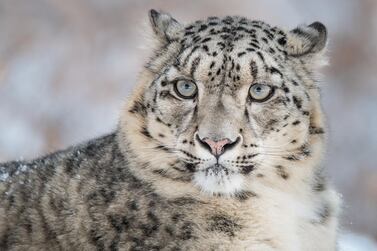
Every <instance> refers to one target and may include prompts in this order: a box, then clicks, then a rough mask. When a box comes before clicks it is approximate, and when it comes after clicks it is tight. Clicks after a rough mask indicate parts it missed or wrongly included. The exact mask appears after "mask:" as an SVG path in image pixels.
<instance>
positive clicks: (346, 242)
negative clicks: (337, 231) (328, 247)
mask: <svg viewBox="0 0 377 251" xmlns="http://www.w3.org/2000/svg"><path fill="white" fill-rule="evenodd" d="M339 251H377V242H376V241H374V240H373V239H372V238H370V237H368V236H365V235H361V234H356V233H345V234H342V235H341V236H340V238H339Z"/></svg>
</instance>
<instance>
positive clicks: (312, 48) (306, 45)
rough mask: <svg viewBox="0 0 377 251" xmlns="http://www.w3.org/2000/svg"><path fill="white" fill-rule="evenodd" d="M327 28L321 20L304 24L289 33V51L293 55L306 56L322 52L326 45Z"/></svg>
mask: <svg viewBox="0 0 377 251" xmlns="http://www.w3.org/2000/svg"><path fill="white" fill-rule="evenodd" d="M326 42H327V29H326V27H325V26H324V25H323V24H322V23H320V22H314V23H312V24H310V25H307V26H306V25H302V26H299V27H297V28H295V29H293V30H291V31H290V32H289V33H288V37H287V52H288V54H289V55H291V56H296V57H300V56H304V55H307V54H314V53H318V52H321V51H322V50H323V49H324V48H325V47H326Z"/></svg>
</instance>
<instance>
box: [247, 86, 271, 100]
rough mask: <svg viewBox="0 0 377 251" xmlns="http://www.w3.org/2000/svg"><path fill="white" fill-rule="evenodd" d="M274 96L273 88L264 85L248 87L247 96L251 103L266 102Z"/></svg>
mask: <svg viewBox="0 0 377 251" xmlns="http://www.w3.org/2000/svg"><path fill="white" fill-rule="evenodd" d="M273 94H274V88H273V87H272V86H270V85H266V84H259V83H257V84H253V85H252V86H250V89H249V95H250V97H251V100H252V101H255V102H263V101H266V100H268V99H269V98H271V97H272V95H273Z"/></svg>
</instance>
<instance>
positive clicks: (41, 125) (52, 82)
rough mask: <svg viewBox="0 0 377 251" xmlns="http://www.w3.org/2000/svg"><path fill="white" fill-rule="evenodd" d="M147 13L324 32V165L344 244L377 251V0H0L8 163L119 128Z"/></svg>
mask: <svg viewBox="0 0 377 251" xmlns="http://www.w3.org/2000/svg"><path fill="white" fill-rule="evenodd" d="M150 8H156V9H160V10H165V11H167V12H170V13H171V14H172V15H173V16H174V17H175V18H176V19H177V20H180V21H182V22H189V21H193V20H195V19H201V18H205V17H206V16H209V15H222V16H223V15H243V16H247V17H249V18H252V19H261V20H265V21H267V22H269V23H271V24H272V25H279V26H283V27H286V28H294V27H295V26H297V25H299V24H302V23H307V24H310V23H311V22H313V21H317V20H318V21H321V22H323V23H324V24H326V26H327V27H328V29H329V37H330V42H329V55H330V58H331V64H330V66H328V67H326V68H325V69H324V71H323V73H324V75H325V77H324V79H323V86H322V93H323V102H324V107H325V111H326V113H327V116H328V122H329V126H330V131H331V132H330V137H329V148H328V149H329V152H328V155H327V159H326V163H327V166H328V173H329V175H330V177H331V178H332V180H333V182H334V184H335V186H336V187H337V189H338V191H339V192H340V193H341V194H342V197H343V200H344V209H343V215H342V221H341V222H342V226H341V228H342V231H343V232H344V234H343V235H342V237H341V238H342V244H341V245H342V246H343V248H344V250H368V251H369V250H377V248H376V246H373V245H374V244H373V242H375V241H376V240H377V1H376V0H359V1H357V0H354V1H352V0H332V1H328V0H317V1H312V0H289V1H288V0H275V1H274V0H263V1H262V0H258V1H256V0H255V1H254V0H246V1H241V0H232V1H226V0H220V1H209V0H201V1H181V0H176V1H170V0H169V1H167V0H160V1H153V2H152V1H144V0H134V1H131V0H106V1H105V0H80V1H78V0H0V162H2V161H7V160H12V159H22V158H25V159H28V158H31V157H33V156H37V155H41V154H45V153H48V152H52V151H54V150H57V149H61V148H64V147H67V146H69V145H71V144H75V143H78V142H81V141H83V140H87V139H90V138H93V137H96V136H99V135H101V134H103V133H106V132H110V131H111V130H113V129H114V128H115V127H116V125H117V120H118V117H119V114H120V111H121V107H122V104H123V102H124V100H125V99H126V97H127V95H129V93H130V90H131V89H132V87H133V86H134V85H135V81H136V77H137V74H138V72H139V70H140V68H141V67H142V65H143V62H144V60H145V58H146V56H147V54H146V50H145V49H143V46H142V45H146V41H145V38H144V33H145V30H146V28H145V24H146V23H147V20H148V17H147V11H148V10H149V9H150ZM355 243H362V245H363V248H364V249H361V246H357V245H358V244H355ZM360 245H361V244H360Z"/></svg>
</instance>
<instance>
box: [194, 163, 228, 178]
mask: <svg viewBox="0 0 377 251" xmlns="http://www.w3.org/2000/svg"><path fill="white" fill-rule="evenodd" d="M201 171H202V172H205V174H206V175H208V174H210V173H211V174H213V175H229V173H230V172H233V171H231V170H229V169H228V168H226V167H225V166H223V165H220V164H219V163H216V164H214V165H212V166H209V167H207V168H205V169H204V170H201Z"/></svg>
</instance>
